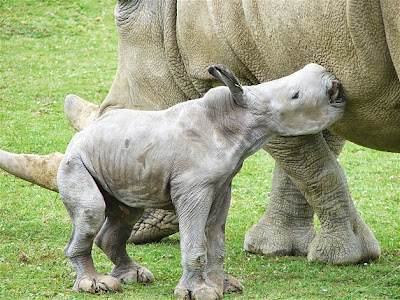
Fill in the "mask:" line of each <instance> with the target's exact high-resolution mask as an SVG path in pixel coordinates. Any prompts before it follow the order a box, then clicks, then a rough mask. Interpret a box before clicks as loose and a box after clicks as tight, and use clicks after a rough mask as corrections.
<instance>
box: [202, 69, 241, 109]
mask: <svg viewBox="0 0 400 300" xmlns="http://www.w3.org/2000/svg"><path fill="white" fill-rule="evenodd" d="M208 72H209V73H210V74H211V75H212V76H214V77H215V78H217V79H218V80H219V81H221V82H222V83H223V84H224V85H226V86H227V87H228V88H229V90H230V91H231V94H232V98H233V100H235V102H236V104H238V105H240V106H242V107H247V103H246V100H245V96H244V92H243V88H242V86H241V85H240V83H239V81H238V80H237V78H236V76H235V74H233V73H232V71H231V70H229V69H228V68H227V67H226V66H224V65H220V64H218V65H212V66H210V67H209V68H208Z"/></svg>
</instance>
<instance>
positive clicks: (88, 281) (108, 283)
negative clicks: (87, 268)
mask: <svg viewBox="0 0 400 300" xmlns="http://www.w3.org/2000/svg"><path fill="white" fill-rule="evenodd" d="M74 291H77V292H84V293H91V294H101V293H107V292H122V289H121V285H120V283H119V280H118V279H117V278H114V277H112V276H109V275H98V276H83V277H81V278H78V279H77V280H76V282H75V285H74Z"/></svg>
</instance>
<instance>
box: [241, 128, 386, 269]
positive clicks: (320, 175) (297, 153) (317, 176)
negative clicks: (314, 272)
mask: <svg viewBox="0 0 400 300" xmlns="http://www.w3.org/2000/svg"><path fill="white" fill-rule="evenodd" d="M327 141H329V143H333V144H332V145H335V144H336V145H337V143H339V141H338V140H337V139H335V138H333V136H327V140H325V139H324V137H323V135H322V134H317V135H311V136H302V137H291V138H283V137H281V138H277V139H276V140H274V142H272V143H270V144H269V145H268V146H267V150H268V151H269V153H271V155H272V156H273V157H274V158H275V160H276V161H277V165H278V167H279V168H281V170H280V169H278V170H277V171H276V175H275V177H279V176H283V175H282V171H285V172H286V173H287V174H288V175H289V177H290V179H291V181H292V183H294V184H295V185H296V186H297V187H298V189H299V190H300V192H301V194H300V193H298V192H295V189H294V188H293V187H292V188H291V191H292V192H293V193H291V192H289V194H290V195H291V197H289V200H287V198H286V199H285V198H284V197H282V198H280V197H277V196H276V195H272V196H271V202H272V203H271V204H270V205H271V206H270V207H269V208H268V210H267V213H266V215H265V216H264V217H263V218H262V220H261V221H260V223H259V224H258V225H257V227H261V228H262V227H264V228H266V227H267V226H268V225H270V226H271V225H272V227H275V228H274V229H273V230H272V231H268V230H267V231H266V232H265V233H264V232H263V231H262V230H254V229H252V230H251V231H250V232H249V233H248V234H247V237H246V240H247V241H251V239H253V240H255V237H256V236H257V235H261V236H262V237H263V238H265V239H267V240H270V241H272V242H271V243H266V244H267V245H268V246H267V251H266V254H279V253H280V254H282V253H285V254H288V253H289V254H293V253H296V252H297V253H300V251H299V250H301V249H299V248H301V247H300V246H299V245H301V243H299V242H298V241H299V240H300V241H302V240H303V242H304V240H307V239H309V238H311V235H312V234H313V233H312V232H313V231H314V229H313V224H312V211H313V210H314V211H315V212H316V214H317V215H318V217H319V219H320V222H321V227H322V231H321V233H320V234H316V235H315V238H314V239H313V241H312V242H311V243H310V245H309V247H308V258H309V259H310V260H318V261H321V262H325V263H333V264H350V263H357V262H362V261H366V260H369V259H376V258H378V257H379V255H380V250H379V246H378V243H377V241H376V239H375V238H374V236H373V234H372V232H371V231H370V230H369V228H368V227H367V226H366V224H365V223H364V221H363V220H362V219H361V218H360V216H359V215H358V214H357V211H356V210H355V208H354V205H353V202H352V199H351V197H350V193H349V190H348V187H347V181H346V178H345V175H344V173H343V171H342V169H341V167H340V166H339V164H338V163H337V160H336V157H335V155H334V153H336V154H338V153H339V152H340V148H341V147H340V145H339V146H337V147H336V149H335V147H333V148H332V150H334V152H332V151H331V150H330V149H329V146H328V143H327ZM283 178H284V176H283ZM277 182H278V183H279V182H284V183H285V185H283V186H282V187H281V188H276V186H275V187H274V190H273V191H271V193H272V192H274V193H275V192H282V190H283V188H285V187H286V188H288V187H290V185H289V184H288V182H289V181H288V180H287V179H285V180H284V181H282V178H281V179H277ZM274 184H276V182H275V183H274ZM287 194H288V192H286V193H283V195H287ZM294 195H296V196H294ZM301 195H304V196H305V198H303V197H301ZM304 199H307V202H308V203H309V205H310V207H308V206H307V205H306V204H305V201H304ZM293 204H294V208H293ZM295 209H299V210H302V212H298V211H295ZM285 213H286V214H288V215H289V218H285V217H281V216H282V215H285ZM277 215H278V216H279V217H277ZM281 224H283V226H282V225H281ZM288 224H289V226H288ZM307 224H308V228H309V230H308V236H307V235H306V234H305V233H304V232H306V229H304V228H303V229H302V230H303V231H300V232H301V233H302V234H304V235H306V237H304V238H303V239H300V236H299V235H298V234H293V233H295V232H296V230H294V228H296V227H297V230H298V228H300V229H301V227H302V226H303V225H304V226H306V228H307ZM282 232H283V233H284V234H282ZM288 232H290V234H289V233H288ZM314 234H315V232H314ZM277 236H278V237H279V236H280V238H278V237H277ZM285 239H286V242H285ZM287 239H288V240H287ZM277 241H278V242H277ZM247 244H248V245H249V243H247ZM264 244H265V243H264ZM274 244H275V245H274ZM281 245H284V248H283V250H282V249H279V248H280V247H281ZM304 246H305V247H304ZM304 246H303V248H302V250H301V254H305V248H306V245H304ZM246 247H247V248H250V247H249V246H246ZM274 247H275V249H274ZM271 249H272V250H274V251H275V253H274V251H272V250H271ZM285 251H286V252H285ZM258 252H263V251H260V247H259V251H258Z"/></svg>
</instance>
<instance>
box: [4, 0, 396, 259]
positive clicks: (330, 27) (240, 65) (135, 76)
mask: <svg viewBox="0 0 400 300" xmlns="http://www.w3.org/2000/svg"><path fill="white" fill-rule="evenodd" d="M399 7H400V6H399V4H398V3H397V2H396V1H389V0H381V1H378V0H375V1H372V0H370V1H357V0H348V1H328V0H327V1H322V0H321V1H312V2H310V1H293V0H292V1H288V0H287V1H272V0H264V1H256V0H253V1H251V0H248V1H186V0H185V1H184V0H182V1H168V0H166V1H120V2H119V3H118V5H117V7H116V10H115V16H116V25H117V28H118V32H119V65H118V70H117V74H116V77H115V80H114V83H113V86H112V88H111V90H110V92H109V94H108V95H107V97H106V99H105V100H104V102H103V103H102V105H101V107H100V113H101V114H102V113H104V112H105V111H108V110H111V109H116V108H135V109H163V108H166V107H169V106H171V105H173V104H176V103H178V102H181V101H185V100H187V99H193V98H198V97H199V96H201V95H202V94H204V93H205V92H206V91H207V90H208V89H209V88H210V87H212V86H213V85H214V82H213V81H212V78H211V77H209V76H205V75H204V69H205V68H206V67H207V66H208V65H210V64H213V63H215V62H221V63H223V64H226V65H229V66H230V67H231V69H232V71H234V72H235V74H236V75H238V77H239V79H240V80H241V81H242V82H244V83H246V84H250V83H252V84H255V83H259V82H262V81H267V80H270V79H273V78H278V77H282V76H284V75H286V74H289V73H292V72H293V71H295V70H296V69H299V68H300V67H301V66H302V65H304V64H306V63H309V62H317V63H320V64H322V65H323V66H325V67H326V68H327V69H329V70H331V71H332V72H333V73H334V74H335V75H337V77H338V78H340V80H341V81H342V83H343V86H344V88H345V89H346V91H347V96H348V105H347V107H346V111H345V114H344V117H343V119H342V120H341V121H340V122H338V123H337V124H335V126H334V127H333V128H331V129H332V131H333V132H334V133H335V135H332V134H331V133H328V132H326V133H325V134H324V135H323V134H317V135H313V136H307V137H296V138H277V139H275V140H274V142H272V143H270V144H269V145H268V146H267V147H266V148H265V149H266V150H267V151H268V152H269V153H270V154H271V155H272V156H273V157H274V158H275V159H276V167H275V172H274V181H273V186H272V189H271V199H270V204H269V207H268V210H267V212H266V213H265V215H264V216H263V218H262V219H261V220H260V222H259V223H258V224H256V225H255V226H254V227H253V228H252V229H251V230H250V231H249V232H248V233H247V235H246V240H245V248H246V249H248V250H250V251H253V252H259V253H264V254H272V255H275V254H303V255H305V254H306V253H307V248H308V256H309V258H310V259H315V260H320V261H324V262H330V263H337V264H344V263H355V262H360V261H363V260H368V259H371V258H372V259H374V258H377V257H378V256H379V255H380V250H379V246H378V243H377V241H376V240H375V238H374V237H373V235H372V233H371V232H370V230H369V229H368V227H367V226H366V225H365V223H364V222H363V220H362V219H361V218H360V217H359V215H358V214H357V212H356V210H355V208H354V206H353V203H352V199H351V196H350V193H349V190H348V187H347V182H346V179H345V176H344V174H343V171H342V170H341V168H340V166H339V165H338V163H337V161H336V157H335V156H337V155H338V154H339V153H340V151H341V149H342V147H343V145H344V140H343V138H344V139H348V140H351V141H354V142H356V143H358V144H361V145H364V146H367V147H371V148H374V149H379V150H387V151H400V109H399V108H400V84H399V74H400V50H399V49H400V42H399V41H400V36H399V33H398V32H399V28H400V20H399V15H400V14H399V9H400V8H399ZM396 70H397V72H396ZM75 99H76V98H74V97H70V98H68V99H67V102H66V108H67V115H68V117H69V118H70V119H71V121H72V122H74V123H76V124H78V125H77V127H79V126H81V125H79V122H81V121H82V120H80V118H79V116H77V115H76V113H75V112H76V110H75V109H76V107H75V106H74V105H76V104H77V103H78V102H76V101H74V100H75ZM80 124H81V123H80ZM339 137H340V138H339ZM3 166H5V167H7V162H6V163H4V164H3ZM8 170H10V168H8ZM10 171H13V170H10ZM14 173H15V172H14ZM23 173H24V172H19V173H18V172H17V175H18V176H21V177H24V174H23ZM54 174H55V172H54ZM38 183H39V184H42V185H45V184H43V183H41V182H40V180H38ZM45 186H46V185H45ZM314 213H316V214H317V215H318V217H319V219H320V221H321V225H322V232H321V233H320V234H318V235H317V234H316V231H315V229H314V226H313V214H314ZM156 215H157V216H158V218H159V220H160V222H159V224H163V221H165V220H171V222H169V221H166V222H165V223H164V224H163V225H162V226H161V229H164V228H167V229H168V226H167V224H171V223H173V221H172V220H173V218H171V216H170V215H165V214H164V213H163V212H162V211H157V213H156ZM165 216H166V217H165ZM168 218H170V219H168ZM173 225H174V226H172V230H171V231H168V230H167V231H165V232H163V231H162V230H161V231H159V232H158V233H161V235H160V234H159V235H157V234H156V233H154V232H152V233H151V234H150V236H147V237H146V236H145V238H147V239H155V238H160V236H163V235H166V234H168V233H170V232H172V231H174V230H175V231H176V230H177V226H176V224H173ZM153 228H155V229H158V228H157V227H153ZM152 234H154V235H152Z"/></svg>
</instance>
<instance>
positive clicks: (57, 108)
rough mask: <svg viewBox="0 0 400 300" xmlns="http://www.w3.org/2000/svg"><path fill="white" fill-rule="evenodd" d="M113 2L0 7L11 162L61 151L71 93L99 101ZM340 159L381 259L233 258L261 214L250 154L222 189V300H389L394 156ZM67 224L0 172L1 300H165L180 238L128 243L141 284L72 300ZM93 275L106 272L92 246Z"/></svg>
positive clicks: (113, 56)
mask: <svg viewBox="0 0 400 300" xmlns="http://www.w3.org/2000/svg"><path fill="white" fill-rule="evenodd" d="M115 2H116V1H110V0H107V1H105V0H103V1H95V0H87V1H71V0H60V1H49V0H47V1H44V0H43V1H31V0H24V1H22V0H6V1H2V2H1V3H0V128H1V129H0V148H1V149H4V150H7V151H12V152H19V153H37V154H47V153H52V152H56V151H59V152H63V151H64V150H65V148H66V146H67V144H68V142H69V140H70V138H71V137H72V136H73V134H74V130H73V129H72V128H71V127H70V125H69V123H68V121H67V120H66V118H65V117H64V113H63V100H64V98H65V96H66V95H67V94H70V93H75V94H78V95H79V96H81V97H82V98H84V99H86V100H90V101H92V102H95V103H98V104H99V103H100V102H101V101H102V100H103V99H104V98H105V96H106V94H107V92H108V89H109V87H110V86H111V83H112V80H113V77H114V74H115V71H116V67H117V33H116V29H115V27H114V20H113V8H114V5H115ZM340 162H341V164H342V166H343V168H344V170H345V172H346V174H347V178H348V181H349V186H350V189H351V192H352V196H353V198H354V201H355V205H356V207H357V209H358V210H359V212H360V214H361V215H362V217H363V218H364V220H365V221H366V222H367V224H368V225H369V226H370V228H371V230H372V231H373V232H374V234H375V236H376V238H377V239H378V241H379V243H380V246H381V249H382V256H381V258H380V259H379V260H377V261H374V262H369V263H367V264H361V265H355V266H346V267H337V266H329V265H323V264H319V263H311V262H308V261H307V260H306V259H305V258H303V257H263V256H260V255H253V254H250V253H247V252H245V251H244V250H243V239H244V234H245V232H246V231H247V230H248V229H249V228H250V227H251V225H252V224H254V223H255V222H257V221H258V220H259V219H260V217H261V216H262V214H263V212H264V211H265V209H266V207H267V202H268V197H269V187H270V183H271V179H272V170H273V160H272V159H271V158H270V157H269V156H268V155H267V154H266V153H265V152H263V151H260V152H258V153H256V154H255V155H254V156H252V157H250V158H249V159H248V160H247V161H246V162H245V164H244V167H243V169H242V171H241V172H240V174H239V175H238V176H237V177H236V178H235V180H234V184H233V189H234V191H233V201H232V202H233V203H232V206H231V210H230V212H229V219H228V223H227V227H226V231H227V257H226V263H225V268H226V270H227V271H228V273H230V274H232V275H234V276H236V277H238V278H239V279H240V280H241V281H242V283H243V284H244V286H245V291H244V293H243V294H242V295H226V299H300V298H302V299H321V298H333V299H334V298H336V299H396V298H397V299H399V298H400V268H399V266H400V234H399V233H400V219H399V214H400V190H399V187H400V155H399V154H393V153H384V152H378V151H373V150H370V149H366V148H363V147H360V146H357V145H354V144H351V143H348V144H347V145H346V147H345V150H344V152H343V154H342V155H341V156H340ZM71 228H72V226H71V222H70V220H69V217H68V215H67V212H66V210H65V208H64V206H63V204H62V203H61V201H60V199H59V197H58V195H57V194H56V193H53V192H50V191H47V190H44V189H42V188H39V187H38V186H34V185H31V184H29V183H27V182H24V181H22V180H19V179H16V178H14V177H13V176H11V175H9V174H7V173H5V172H3V171H0V299H32V298H37V299H42V298H54V299H99V298H97V297H100V298H101V299H106V298H107V299H108V298H120V297H126V298H129V299H173V289H174V286H175V285H176V284H177V282H178V280H179V278H180V275H181V267H180V251H179V236H178V235H174V236H171V237H170V238H167V239H165V240H163V241H162V242H160V243H156V244H150V245H142V246H132V245H129V246H128V251H129V253H130V254H131V256H132V257H133V258H134V259H135V260H137V261H139V262H141V263H142V264H143V265H144V266H146V267H148V268H149V269H150V270H151V271H153V273H154V275H155V277H156V280H155V282H154V283H153V284H151V285H150V286H141V285H138V284H132V285H129V286H124V295H121V294H108V295H101V296H93V295H82V294H77V293H74V292H72V285H73V282H74V279H75V275H74V270H73V269H72V267H71V266H70V265H69V263H68V261H67V260H66V258H65V257H64V254H63V248H64V245H65V244H66V242H67V240H68V239H69V236H70V233H71ZM94 260H95V264H96V267H97V268H98V270H99V271H100V272H109V271H110V269H111V268H112V265H111V263H110V262H109V261H108V259H107V258H106V257H105V255H104V254H103V253H102V252H101V251H100V250H99V249H98V248H96V247H95V248H94Z"/></svg>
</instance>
